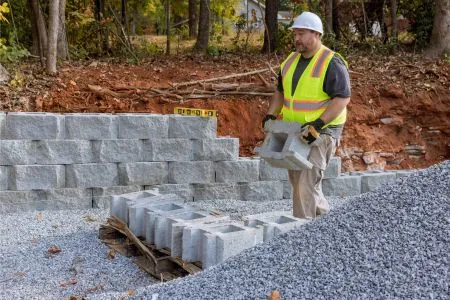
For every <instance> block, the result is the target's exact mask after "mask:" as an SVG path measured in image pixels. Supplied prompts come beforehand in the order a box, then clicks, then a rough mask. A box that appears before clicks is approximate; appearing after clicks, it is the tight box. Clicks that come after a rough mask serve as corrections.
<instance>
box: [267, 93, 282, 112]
mask: <svg viewBox="0 0 450 300" xmlns="http://www.w3.org/2000/svg"><path fill="white" fill-rule="evenodd" d="M283 101H284V95H283V93H281V92H280V91H278V90H276V91H275V94H273V97H272V101H270V106H269V110H268V111H267V114H268V115H274V116H276V117H277V116H278V115H279V114H280V112H281V108H282V107H283Z"/></svg>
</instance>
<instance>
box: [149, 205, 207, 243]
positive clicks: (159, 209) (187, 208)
mask: <svg viewBox="0 0 450 300" xmlns="http://www.w3.org/2000/svg"><path fill="white" fill-rule="evenodd" d="M144 209H145V215H144V232H145V240H146V241H147V242H148V243H151V244H154V243H155V234H156V233H155V224H156V218H157V217H158V216H165V217H168V216H173V215H177V214H181V213H185V212H192V211H200V210H201V209H200V208H198V207H197V206H194V205H189V204H186V203H183V202H182V201H178V202H176V201H166V202H164V203H158V204H154V205H147V206H145V208H144Z"/></svg>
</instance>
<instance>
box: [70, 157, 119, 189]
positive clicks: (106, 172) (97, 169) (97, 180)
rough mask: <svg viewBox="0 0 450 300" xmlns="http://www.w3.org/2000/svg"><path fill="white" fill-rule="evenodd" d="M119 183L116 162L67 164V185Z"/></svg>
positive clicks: (71, 186)
mask: <svg viewBox="0 0 450 300" xmlns="http://www.w3.org/2000/svg"><path fill="white" fill-rule="evenodd" d="M115 185H119V176H118V171H117V165H116V164H112V163H110V164H73V165H68V166H66V187H70V188H75V187H85V188H88V187H104V186H115Z"/></svg>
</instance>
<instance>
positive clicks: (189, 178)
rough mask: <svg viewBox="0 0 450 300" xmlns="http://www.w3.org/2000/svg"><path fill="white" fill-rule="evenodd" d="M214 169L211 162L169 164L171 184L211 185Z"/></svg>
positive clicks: (174, 162) (175, 162)
mask: <svg viewBox="0 0 450 300" xmlns="http://www.w3.org/2000/svg"><path fill="white" fill-rule="evenodd" d="M211 182H214V168H213V162H211V161H173V162H169V183H176V184H179V183H211Z"/></svg>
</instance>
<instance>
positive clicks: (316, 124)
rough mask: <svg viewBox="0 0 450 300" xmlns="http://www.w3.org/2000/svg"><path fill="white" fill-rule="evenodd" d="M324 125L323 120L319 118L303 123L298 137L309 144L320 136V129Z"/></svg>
mask: <svg viewBox="0 0 450 300" xmlns="http://www.w3.org/2000/svg"><path fill="white" fill-rule="evenodd" d="M324 125H325V122H324V121H322V120H321V119H320V118H319V119H317V120H315V121H312V122H308V123H305V124H303V126H302V131H301V133H300V138H301V139H302V141H303V142H305V143H306V144H308V145H311V144H312V143H314V142H315V140H317V139H318V138H319V136H320V132H319V131H320V130H321V129H322V127H323V126H324Z"/></svg>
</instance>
